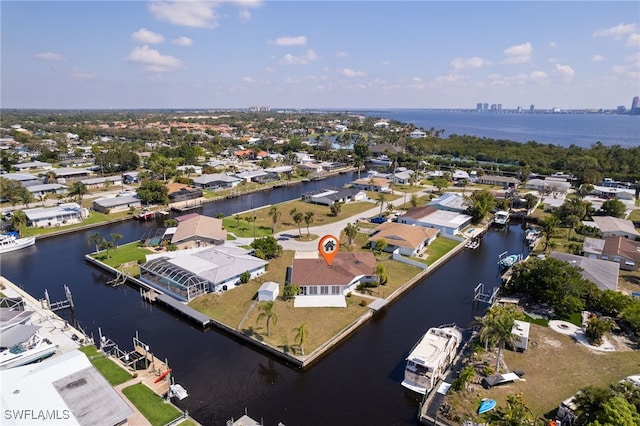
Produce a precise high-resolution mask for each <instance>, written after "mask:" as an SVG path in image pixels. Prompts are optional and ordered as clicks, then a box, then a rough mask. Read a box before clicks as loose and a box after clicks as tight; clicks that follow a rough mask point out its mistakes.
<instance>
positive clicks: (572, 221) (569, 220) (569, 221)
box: [564, 214, 580, 238]
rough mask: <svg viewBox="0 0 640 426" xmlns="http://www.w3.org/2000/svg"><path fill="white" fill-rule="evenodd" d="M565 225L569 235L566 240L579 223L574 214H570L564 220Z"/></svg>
mask: <svg viewBox="0 0 640 426" xmlns="http://www.w3.org/2000/svg"><path fill="white" fill-rule="evenodd" d="M564 221H565V223H566V224H567V226H568V227H569V233H568V234H567V238H570V237H571V231H572V230H573V229H574V228H575V227H576V225H578V224H579V223H580V218H579V217H578V216H576V215H574V214H570V215H569V216H567V217H566V218H565V219H564Z"/></svg>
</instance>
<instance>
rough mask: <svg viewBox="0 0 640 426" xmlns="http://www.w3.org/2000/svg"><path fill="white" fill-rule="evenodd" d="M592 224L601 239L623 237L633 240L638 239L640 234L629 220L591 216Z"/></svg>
mask: <svg viewBox="0 0 640 426" xmlns="http://www.w3.org/2000/svg"><path fill="white" fill-rule="evenodd" d="M593 222H594V223H595V225H596V226H597V227H598V229H600V231H601V232H602V238H607V237H625V238H631V239H632V240H633V239H636V238H638V237H640V232H638V231H637V230H636V228H635V227H634V226H633V222H632V221H630V220H626V219H619V218H617V217H611V216H593Z"/></svg>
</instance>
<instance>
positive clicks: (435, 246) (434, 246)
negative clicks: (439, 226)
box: [425, 237, 460, 265]
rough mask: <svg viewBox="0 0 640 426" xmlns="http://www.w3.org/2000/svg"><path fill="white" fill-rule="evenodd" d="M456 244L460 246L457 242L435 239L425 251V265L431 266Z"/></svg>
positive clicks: (440, 238) (442, 238)
mask: <svg viewBox="0 0 640 426" xmlns="http://www.w3.org/2000/svg"><path fill="white" fill-rule="evenodd" d="M458 244H460V242H459V241H455V240H452V239H449V238H445V237H438V238H436V240H435V241H434V242H432V243H431V244H429V246H428V247H427V249H426V250H425V254H426V255H427V264H428V265H433V264H434V263H435V262H436V261H437V260H438V259H440V258H441V257H442V256H444V255H445V254H447V253H449V252H450V251H451V250H453V249H454V247H456V246H457V245H458Z"/></svg>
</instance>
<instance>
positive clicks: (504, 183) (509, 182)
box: [476, 175, 520, 189]
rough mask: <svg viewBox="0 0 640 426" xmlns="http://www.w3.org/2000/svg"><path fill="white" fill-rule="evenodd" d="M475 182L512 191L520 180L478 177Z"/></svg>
mask: <svg viewBox="0 0 640 426" xmlns="http://www.w3.org/2000/svg"><path fill="white" fill-rule="evenodd" d="M476 182H477V183H479V184H482V185H495V186H501V187H503V188H514V189H516V188H518V185H520V180H518V179H516V178H514V177H509V176H494V175H482V176H479V177H478V179H477V181H476Z"/></svg>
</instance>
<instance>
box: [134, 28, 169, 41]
mask: <svg viewBox="0 0 640 426" xmlns="http://www.w3.org/2000/svg"><path fill="white" fill-rule="evenodd" d="M131 38H132V39H134V40H135V41H137V42H140V43H143V44H157V43H162V42H163V41H164V37H163V36H162V35H160V34H157V33H154V32H153V31H149V30H148V29H146V28H140V29H139V30H138V31H136V32H135V33H133V34H131Z"/></svg>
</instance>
